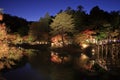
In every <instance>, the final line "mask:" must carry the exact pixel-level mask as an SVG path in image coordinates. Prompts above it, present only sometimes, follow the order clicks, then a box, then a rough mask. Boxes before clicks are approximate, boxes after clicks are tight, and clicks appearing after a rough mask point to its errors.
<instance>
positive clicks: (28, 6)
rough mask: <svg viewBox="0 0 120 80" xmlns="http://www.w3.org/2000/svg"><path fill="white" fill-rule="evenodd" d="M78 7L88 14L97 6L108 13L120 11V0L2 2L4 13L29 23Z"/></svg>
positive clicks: (10, 0)
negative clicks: (47, 15) (46, 15)
mask: <svg viewBox="0 0 120 80" xmlns="http://www.w3.org/2000/svg"><path fill="white" fill-rule="evenodd" d="M78 5H82V6H83V7H84V10H85V11H86V12H87V13H89V11H90V10H91V9H92V8H93V7H95V6H96V5H98V6H99V7H100V9H103V10H105V11H108V12H110V11H118V10H120V0H0V8H3V9H4V13H7V14H11V15H12V16H18V17H22V18H25V19H26V20H28V21H38V20H39V19H40V17H43V16H44V15H45V14H46V13H47V12H48V13H49V14H50V15H56V14H57V13H58V12H59V11H60V10H61V9H62V10H65V9H66V8H67V7H68V6H70V7H72V8H73V9H76V8H77V6H78Z"/></svg>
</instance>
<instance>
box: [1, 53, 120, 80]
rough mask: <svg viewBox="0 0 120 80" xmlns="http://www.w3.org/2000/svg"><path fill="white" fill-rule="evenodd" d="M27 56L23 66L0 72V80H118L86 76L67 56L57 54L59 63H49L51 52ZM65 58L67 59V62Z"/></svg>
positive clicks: (104, 75)
mask: <svg viewBox="0 0 120 80" xmlns="http://www.w3.org/2000/svg"><path fill="white" fill-rule="evenodd" d="M35 53H36V54H34V55H32V56H29V57H28V58H27V59H28V60H26V61H25V63H24V64H22V65H20V66H17V67H16V68H13V69H10V70H6V71H4V72H1V75H0V80H111V77H112V78H113V80H119V77H118V76H111V75H108V74H105V73H104V74H103V73H100V74H99V75H94V74H92V73H89V74H91V75H86V74H84V73H82V72H81V71H79V70H78V69H76V68H75V67H76V66H75V65H74V64H73V62H74V61H73V59H76V58H77V57H78V56H76V57H75V56H74V58H71V57H70V56H68V55H61V54H59V53H58V54H59V56H58V59H60V60H61V59H62V61H61V62H59V61H58V62H57V61H55V62H54V61H51V56H52V55H53V54H56V53H53V51H52V52H51V51H36V52H35ZM66 58H69V59H68V60H69V61H67V60H66Z"/></svg>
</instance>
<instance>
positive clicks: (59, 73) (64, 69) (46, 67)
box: [29, 51, 74, 80]
mask: <svg viewBox="0 0 120 80" xmlns="http://www.w3.org/2000/svg"><path fill="white" fill-rule="evenodd" d="M34 54H36V55H34V56H32V57H30V58H29V62H30V64H31V67H32V68H34V69H35V70H36V71H37V72H39V74H40V75H41V74H42V76H45V77H46V79H44V80H74V70H73V69H72V67H71V66H64V65H62V64H53V63H51V60H50V58H51V55H50V51H44V52H43V51H36V52H35V53H34ZM48 78H49V79H48Z"/></svg>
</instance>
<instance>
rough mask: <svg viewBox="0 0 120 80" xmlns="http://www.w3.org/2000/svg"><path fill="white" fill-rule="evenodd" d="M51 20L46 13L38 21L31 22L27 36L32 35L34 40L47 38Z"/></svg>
mask: <svg viewBox="0 0 120 80" xmlns="http://www.w3.org/2000/svg"><path fill="white" fill-rule="evenodd" d="M51 21H52V20H51V16H50V15H49V13H46V14H45V16H44V17H41V18H40V20H39V21H38V22H33V23H32V24H31V25H30V31H29V36H31V37H33V39H34V40H48V35H49V31H50V26H49V25H50V23H51Z"/></svg>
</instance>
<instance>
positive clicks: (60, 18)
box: [50, 12, 75, 46]
mask: <svg viewBox="0 0 120 80" xmlns="http://www.w3.org/2000/svg"><path fill="white" fill-rule="evenodd" d="M50 26H51V29H52V31H51V34H52V35H57V34H60V35H61V36H62V43H63V46H64V35H65V34H67V33H72V32H73V31H74V30H75V29H74V23H73V18H72V16H71V15H69V14H67V13H65V12H62V13H59V14H57V15H56V17H55V18H54V19H53V22H52V23H51V25H50Z"/></svg>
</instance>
